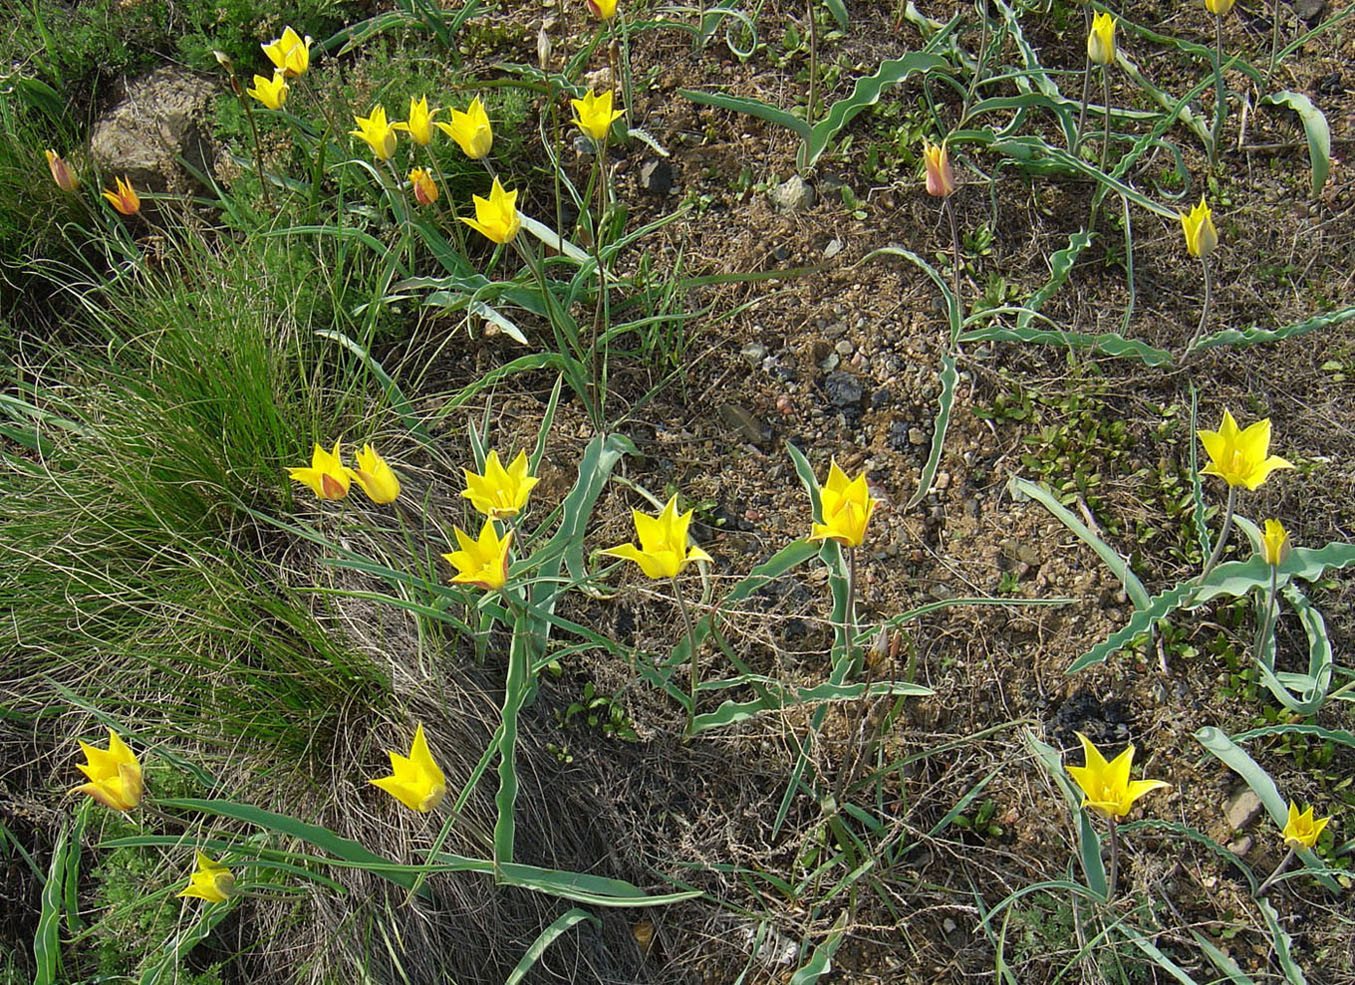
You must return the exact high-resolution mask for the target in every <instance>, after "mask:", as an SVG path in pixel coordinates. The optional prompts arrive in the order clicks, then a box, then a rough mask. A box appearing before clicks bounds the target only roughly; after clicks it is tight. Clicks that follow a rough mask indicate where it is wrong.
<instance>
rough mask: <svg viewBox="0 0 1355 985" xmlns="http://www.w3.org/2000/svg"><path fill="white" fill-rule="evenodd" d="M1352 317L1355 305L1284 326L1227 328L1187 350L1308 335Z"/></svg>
mask: <svg viewBox="0 0 1355 985" xmlns="http://www.w3.org/2000/svg"><path fill="white" fill-rule="evenodd" d="M1352 318H1355V305H1350V306H1348V307H1345V308H1337V309H1335V310H1333V311H1324V312H1322V314H1320V315H1314V316H1313V317H1312V318H1309V319H1307V320H1305V321H1301V322H1295V323H1294V324H1292V325H1286V326H1284V327H1283V328H1273V329H1272V328H1258V327H1257V326H1255V325H1253V326H1252V327H1251V328H1225V329H1223V330H1222V331H1218V332H1214V333H1212V334H1210V335H1206V336H1205V337H1204V338H1202V339H1200V341H1198V342H1196V343H1195V345H1193V346H1191V347H1190V349H1188V350H1187V351H1188V352H1196V351H1198V350H1201V349H1215V348H1218V347H1219V346H1222V345H1256V344H1257V343H1260V342H1281V341H1283V340H1284V339H1292V338H1297V337H1298V336H1300V335H1307V334H1308V333H1309V332H1312V331H1316V330H1317V329H1319V328H1327V327H1328V326H1331V325H1339V324H1341V323H1342V322H1347V321H1350V319H1352Z"/></svg>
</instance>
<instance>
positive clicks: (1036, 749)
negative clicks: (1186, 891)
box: [1021, 729, 1108, 900]
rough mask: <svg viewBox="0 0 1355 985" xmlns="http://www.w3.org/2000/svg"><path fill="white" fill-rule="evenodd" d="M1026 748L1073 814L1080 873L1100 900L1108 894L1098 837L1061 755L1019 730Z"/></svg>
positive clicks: (1033, 736)
mask: <svg viewBox="0 0 1355 985" xmlns="http://www.w3.org/2000/svg"><path fill="white" fill-rule="evenodd" d="M1021 737H1022V738H1023V739H1024V740H1025V743H1026V745H1027V747H1029V748H1030V750H1031V752H1032V753H1034V754H1035V760H1036V762H1038V763H1039V764H1040V765H1041V766H1043V767H1044V768H1045V772H1046V773H1048V774H1049V778H1050V779H1051V780H1053V781H1054V785H1055V786H1057V787H1058V788H1059V792H1060V793H1062V794H1063V800H1064V803H1066V804H1067V805H1068V810H1069V812H1070V813H1072V814H1073V815H1074V816H1076V817H1077V844H1078V858H1079V860H1080V861H1081V863H1082V872H1083V874H1084V875H1085V876H1086V877H1087V888H1088V889H1089V890H1090V891H1091V892H1092V893H1093V894H1095V896H1096V897H1097V898H1098V899H1101V900H1104V899H1105V898H1106V896H1107V894H1108V886H1107V882H1106V866H1105V863H1104V862H1103V861H1102V860H1101V838H1100V836H1099V835H1098V834H1097V833H1096V829H1095V828H1094V827H1093V826H1092V823H1091V818H1090V816H1089V815H1088V812H1087V811H1084V810H1083V809H1082V800H1083V798H1082V795H1081V794H1080V793H1079V792H1078V791H1077V790H1076V789H1074V787H1073V783H1072V780H1071V779H1070V778H1069V776H1068V772H1067V770H1065V769H1064V766H1063V754H1062V753H1060V752H1059V751H1058V750H1057V749H1055V748H1054V747H1053V746H1051V745H1049V744H1048V743H1047V742H1043V741H1041V740H1040V739H1039V737H1038V736H1036V734H1035V733H1034V732H1033V731H1031V730H1030V729H1026V730H1025V731H1024V732H1022V733H1021Z"/></svg>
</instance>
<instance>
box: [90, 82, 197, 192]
mask: <svg viewBox="0 0 1355 985" xmlns="http://www.w3.org/2000/svg"><path fill="white" fill-rule="evenodd" d="M217 91H218V87H217V86H216V85H213V84H212V83H211V82H208V81H207V80H205V79H200V78H198V77H197V76H196V75H194V74H193V73H192V72H186V71H184V70H182V69H179V68H172V67H171V68H158V69H156V70H155V71H154V72H151V73H150V74H149V75H144V76H142V77H141V78H139V79H136V80H135V81H133V82H130V83H128V85H127V95H126V96H125V97H124V98H123V100H122V101H121V102H120V103H118V104H117V105H116V106H114V107H113V108H112V109H111V110H109V111H108V112H107V113H106V114H104V116H103V117H101V118H100V119H99V120H98V122H96V123H95V124H94V129H93V132H92V133H91V134H90V138H89V151H90V156H91V157H92V158H93V159H94V161H95V163H96V164H98V166H99V168H100V170H102V171H103V172H104V174H106V175H110V176H116V177H119V178H122V177H126V178H127V179H128V180H129V181H131V183H132V185H133V186H134V187H137V188H140V189H142V190H145V189H148V188H149V189H153V190H157V191H159V190H163V189H166V188H172V187H175V186H178V187H184V186H186V185H188V184H189V175H188V173H187V172H185V171H184V170H183V168H182V167H181V166H180V165H179V158H180V157H182V158H183V159H184V160H185V161H187V162H188V164H189V165H190V166H191V167H192V168H193V169H194V170H196V171H199V172H201V173H203V174H211V173H212V168H213V162H214V161H215V160H216V156H217V155H216V150H215V146H214V144H213V142H212V138H211V128H210V126H209V125H208V124H207V121H206V115H207V109H208V107H209V105H210V104H211V101H212V97H213V96H215V95H216V93H217ZM192 184H193V186H194V187H196V182H193V183H192Z"/></svg>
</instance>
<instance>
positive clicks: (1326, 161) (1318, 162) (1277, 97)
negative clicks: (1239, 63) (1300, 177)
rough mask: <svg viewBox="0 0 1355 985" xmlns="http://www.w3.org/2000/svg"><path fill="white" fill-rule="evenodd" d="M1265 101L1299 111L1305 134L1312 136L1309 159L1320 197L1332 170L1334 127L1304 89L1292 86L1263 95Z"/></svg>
mask: <svg viewBox="0 0 1355 985" xmlns="http://www.w3.org/2000/svg"><path fill="white" fill-rule="evenodd" d="M1261 105H1262V106H1288V107H1289V108H1290V109H1292V110H1293V111H1294V112H1295V113H1297V114H1298V115H1299V120H1300V121H1302V123H1303V133H1304V136H1306V137H1307V138H1308V163H1309V165H1310V166H1311V167H1312V172H1313V180H1312V195H1313V198H1317V197H1318V196H1319V195H1321V194H1322V186H1323V185H1325V184H1326V183H1327V175H1328V173H1330V171H1331V128H1330V127H1328V126H1327V118H1326V116H1324V115H1323V113H1322V111H1321V110H1320V109H1318V108H1317V107H1316V106H1314V105H1313V102H1312V100H1311V99H1309V98H1308V97H1307V96H1305V95H1304V94H1303V93H1301V92H1292V91H1290V90H1288V89H1285V90H1284V91H1283V92H1272V93H1271V94H1270V95H1268V96H1263V97H1262V98H1261Z"/></svg>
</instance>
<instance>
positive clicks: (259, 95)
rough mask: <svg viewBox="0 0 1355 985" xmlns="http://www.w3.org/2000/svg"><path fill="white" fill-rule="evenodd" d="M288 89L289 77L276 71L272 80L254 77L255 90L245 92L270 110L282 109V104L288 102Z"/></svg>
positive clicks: (258, 76) (260, 76)
mask: <svg viewBox="0 0 1355 985" xmlns="http://www.w3.org/2000/svg"><path fill="white" fill-rule="evenodd" d="M287 89H288V86H287V77H286V76H285V75H283V74H282V72H280V71H277V70H276V69H275V70H274V71H273V78H272V79H271V80H270V79H265V78H264V77H263V76H262V75H256V76H254V88H253V89H246V90H245V92H247V93H249V94H250V95H251V96H253V97H254V98H255V99H257V100H258V101H259V102H261V103H263V104H264V105H265V106H267V107H268V108H269V109H282V104H283V103H285V102H286V101H287Z"/></svg>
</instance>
